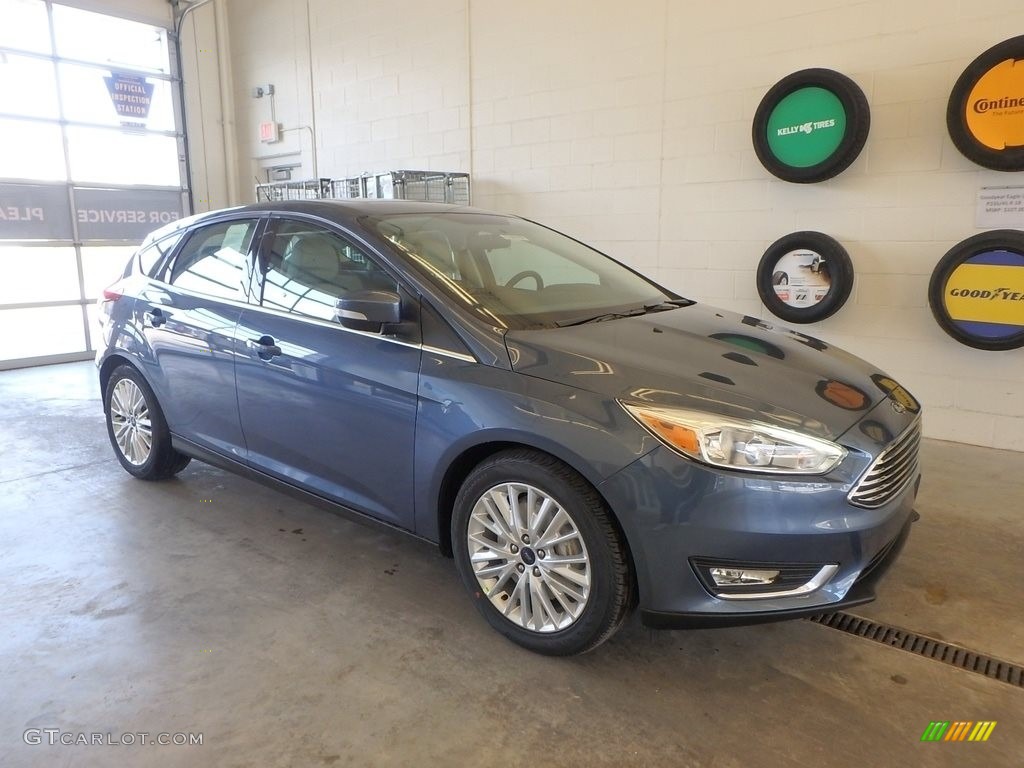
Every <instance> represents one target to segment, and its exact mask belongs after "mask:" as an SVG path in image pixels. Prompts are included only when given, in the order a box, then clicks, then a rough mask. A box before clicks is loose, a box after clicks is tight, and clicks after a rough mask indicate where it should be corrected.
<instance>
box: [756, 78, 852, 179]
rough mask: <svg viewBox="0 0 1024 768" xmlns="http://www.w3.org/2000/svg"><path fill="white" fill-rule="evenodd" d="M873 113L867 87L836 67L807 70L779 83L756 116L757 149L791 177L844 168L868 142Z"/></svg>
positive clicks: (772, 167)
mask: <svg viewBox="0 0 1024 768" xmlns="http://www.w3.org/2000/svg"><path fill="white" fill-rule="evenodd" d="M870 127H871V113H870V110H869V109H868V102H867V99H866V98H865V97H864V92H863V91H861V89H860V88H859V87H858V86H857V84H856V83H855V82H853V80H851V79H850V78H848V77H847V76H846V75H842V74H840V73H839V72H834V71H832V70H831V69H804V70H801V71H800V72H794V73H793V74H792V75H789V76H788V77H785V78H783V79H782V80H780V81H779V82H778V83H776V84H775V85H774V86H772V88H771V89H770V90H769V91H768V93H766V94H765V96H764V98H763V99H762V100H761V104H760V105H759V106H758V108H757V112H756V113H755V115H754V125H753V141H754V151H755V152H756V153H757V158H758V159H759V160H760V161H761V164H762V165H763V166H764V167H765V168H766V169H767V170H768V171H769V172H770V173H772V174H773V175H775V176H778V177H779V178H780V179H784V180H785V181H792V182H795V183H798V184H807V183H811V182H815V181H824V180H825V179H830V178H832V177H833V176H835V175H837V174H839V173H842V172H843V171H844V170H846V168H847V167H849V165H850V163H852V162H853V161H854V160H855V159H856V158H857V155H858V154H860V151H861V149H863V147H864V142H865V141H866V140H867V137H868V130H869V129H870Z"/></svg>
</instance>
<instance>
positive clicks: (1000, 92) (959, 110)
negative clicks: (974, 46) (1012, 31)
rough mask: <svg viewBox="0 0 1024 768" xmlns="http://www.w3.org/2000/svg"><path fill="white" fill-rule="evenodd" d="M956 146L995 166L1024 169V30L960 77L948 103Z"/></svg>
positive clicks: (949, 126)
mask: <svg viewBox="0 0 1024 768" xmlns="http://www.w3.org/2000/svg"><path fill="white" fill-rule="evenodd" d="M946 127H947V129H948V130H949V137H950V138H951V139H952V140H953V144H954V145H956V148H957V149H959V150H960V152H962V153H963V155H964V156H965V157H966V158H967V159H968V160H971V161H972V162H975V163H977V164H978V165H980V166H983V167H985V168H991V169H992V170H995V171H1024V35H1021V36H1020V37H1014V38H1011V39H1009V40H1005V41H1003V42H1001V43H999V44H998V45H995V46H993V47H992V48H989V49H988V50H987V51H985V52H984V53H983V54H981V56H979V57H978V58H976V59H975V60H974V61H972V62H971V64H970V66H968V67H967V69H965V70H964V71H963V74H962V75H960V77H959V79H957V81H956V84H955V85H954V86H953V90H952V92H951V93H950V95H949V105H948V106H947V108H946Z"/></svg>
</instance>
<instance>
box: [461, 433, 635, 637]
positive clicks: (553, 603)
mask: <svg viewBox="0 0 1024 768" xmlns="http://www.w3.org/2000/svg"><path fill="white" fill-rule="evenodd" d="M499 486H500V488H499ZM531 494H532V499H533V502H534V503H533V511H534V512H535V513H536V516H534V515H532V514H530V512H529V504H528V501H529V500H530V499H531ZM485 496H486V497H487V498H488V499H489V503H488V502H487V501H485V500H484V497H485ZM510 496H514V498H516V499H518V500H519V503H521V504H522V503H523V502H527V504H525V505H524V506H523V507H520V509H521V510H522V511H523V512H524V513H525V516H526V520H524V521H523V522H524V523H525V524H526V525H525V526H517V525H516V524H515V522H514V521H512V520H510V519H509V517H506V516H505V515H503V516H502V520H504V522H505V525H504V526H502V525H501V524H500V523H498V522H497V519H496V518H495V517H494V516H493V514H491V515H489V513H488V510H498V509H499V507H498V503H500V499H501V498H502V497H504V499H505V500H506V505H505V509H506V511H508V510H509V506H508V504H507V501H508V499H509V498H510ZM496 497H497V498H498V499H499V502H498V503H496V502H495V498H496ZM544 497H546V498H547V499H548V500H550V501H551V502H552V505H549V506H547V507H545V506H544V504H545V503H546V502H542V499H543V498H544ZM561 512H564V514H565V518H562V517H561V516H560V513H561ZM556 515H558V516H559V517H558V520H560V521H564V520H567V522H563V523H562V524H561V525H558V528H557V530H551V529H550V525H551V524H552V523H553V522H554V521H555V520H556ZM482 521H487V524H488V525H490V526H491V527H490V528H487V527H485V525H484V524H483V523H482ZM530 521H533V522H534V523H535V524H536V527H535V529H534V531H533V534H534V535H533V539H532V542H531V541H529V540H526V539H523V538H522V532H523V531H524V530H528V526H529V522H530ZM544 523H547V524H548V526H549V530H545V529H544V527H543V525H544ZM502 528H503V529H504V531H506V534H500V533H498V530H499V529H502ZM513 530H514V531H515V533H514V534H513V535H507V534H508V533H512V531H513ZM451 533H452V548H453V550H454V555H455V564H456V567H457V568H458V571H459V576H460V577H461V579H462V582H463V584H464V585H465V587H466V589H467V590H468V591H469V594H470V595H471V596H472V598H473V601H474V602H475V603H476V606H477V608H478V609H479V611H480V612H481V614H483V617H484V618H485V619H486V620H487V622H488V623H489V624H490V625H491V626H492V627H493V628H494V629H496V630H497V631H498V632H500V633H501V634H502V635H504V636H505V637H506V638H508V639H509V640H511V641H512V642H514V643H517V644H518V645H521V646H522V647H524V648H527V649H529V650H531V651H535V652H537V653H542V654H545V655H549V656H571V655H575V654H580V653H585V652H587V651H590V650H593V649H594V648H596V647H597V646H599V645H600V644H601V643H603V642H604V641H605V640H607V639H608V638H609V637H611V636H612V635H613V634H614V633H615V631H616V630H617V629H618V628H619V626H621V624H622V622H623V621H624V620H625V618H626V616H627V615H628V613H629V610H630V608H631V603H632V595H633V575H632V572H631V571H630V567H629V557H628V555H627V552H626V547H625V544H624V542H623V540H622V538H621V537H620V535H619V533H618V531H617V530H616V528H615V526H614V525H613V524H612V520H611V514H610V512H609V511H608V509H607V507H606V506H605V503H604V501H603V500H602V499H601V497H600V496H599V495H598V493H597V491H595V490H594V488H593V486H591V485H590V484H589V483H588V482H587V481H586V480H584V479H583V478H582V477H581V476H580V475H579V474H578V473H576V472H575V471H574V470H572V469H571V468H569V467H568V466H566V465H565V464H563V463H562V462H561V461H559V460H558V459H555V458H554V457H552V456H549V455H547V454H543V453H540V452H538V451H533V450H530V449H525V448H523V449H513V450H508V451H502V452H501V453H498V454H495V455H494V456H491V457H490V458H488V459H486V460H484V461H483V462H482V463H481V464H479V465H478V466H477V467H476V468H475V469H473V471H472V472H470V474H469V476H468V477H467V478H466V480H465V482H464V483H463V485H462V488H461V489H460V490H459V494H458V497H457V498H456V500H455V509H454V514H453V515H452V531H451ZM470 535H472V536H473V537H474V539H473V540H472V541H471V540H470V538H469V537H470ZM527 535H528V536H529V535H530V532H528V533H527ZM552 537H557V538H558V539H559V541H560V543H557V544H554V545H552V546H550V547H549V549H547V550H545V549H544V547H543V545H544V541H546V540H548V539H551V538H552ZM517 539H518V540H517ZM481 542H486V546H484V547H481ZM492 545H493V550H492ZM531 545H532V546H531ZM470 547H473V548H474V552H475V554H476V556H477V560H476V561H475V563H476V565H474V561H473V560H471V553H470ZM533 547H536V549H534V548H533ZM481 554H483V556H484V557H486V554H493V555H495V557H494V558H491V559H490V560H483V559H480V558H481ZM553 558H568V559H569V560H572V561H573V562H572V563H571V564H562V565H561V566H560V567H559V569H558V570H556V569H555V567H554V566H553V565H552V563H553ZM477 569H479V574H478V570H477ZM520 569H521V570H520ZM569 571H571V572H572V573H573V577H572V579H569V578H567V577H565V576H562V575H561V574H562V573H565V572H569ZM588 577H589V578H588ZM582 580H587V581H588V582H589V586H586V587H581V583H580V582H581V581H582ZM520 585H523V586H522V587H521V588H520ZM563 587H566V588H567V589H566V590H565V591H562V589H563ZM488 588H490V589H492V590H493V593H492V594H491V596H490V597H489V596H488V594H487V593H486V592H485V590H487V589H488ZM520 589H522V590H523V591H522V592H521V591H520ZM586 589H589V592H587V593H586V594H584V591H585V590H586ZM526 590H529V593H528V595H527V594H524V593H525V592H526ZM534 590H536V592H535V591H534ZM559 592H561V599H559V597H558V596H557V594H558V593H559ZM570 592H576V594H577V596H583V597H584V599H582V600H577V599H574V598H573V597H571V596H570ZM503 596H504V599H502V598H503ZM523 597H527V599H526V600H524V599H523ZM498 604H501V605H502V606H503V609H499V608H498ZM545 606H547V607H545ZM506 613H507V614H508V615H507V616H506V615H505V614H506Z"/></svg>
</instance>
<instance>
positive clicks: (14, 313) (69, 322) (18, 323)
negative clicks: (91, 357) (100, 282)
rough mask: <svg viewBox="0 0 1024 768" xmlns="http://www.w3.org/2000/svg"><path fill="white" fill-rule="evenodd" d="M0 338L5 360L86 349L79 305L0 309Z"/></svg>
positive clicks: (62, 353) (61, 353)
mask: <svg viewBox="0 0 1024 768" xmlns="http://www.w3.org/2000/svg"><path fill="white" fill-rule="evenodd" d="M0 338H2V339H3V340H4V351H3V358H4V359H5V360H20V359H22V358H26V357H40V356H42V355H64V354H68V353H71V352H85V351H86V345H85V325H84V324H83V322H82V308H81V307H80V306H71V307H42V308H36V309H0Z"/></svg>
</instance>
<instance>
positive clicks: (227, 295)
mask: <svg viewBox="0 0 1024 768" xmlns="http://www.w3.org/2000/svg"><path fill="white" fill-rule="evenodd" d="M257 224H258V219H243V220H237V221H223V222H219V223H217V224H210V225H208V226H205V227H200V228H199V229H197V230H196V231H195V232H193V233H192V235H191V237H189V239H188V241H187V242H186V243H185V245H184V246H183V247H182V249H181V251H179V252H178V255H177V257H176V258H175V259H174V261H173V263H172V264H171V265H170V268H169V269H168V270H166V272H167V274H166V275H165V280H166V282H168V283H170V284H171V285H174V286H177V287H178V288H184V289H186V290H189V291H194V292H195V293H201V294H204V295H207V296H212V297H215V298H219V299H231V300H234V301H246V300H247V299H248V298H249V294H250V291H249V287H248V286H249V282H250V281H249V270H248V268H247V266H248V255H249V251H250V249H251V247H252V240H253V235H254V234H255V232H256V225H257Z"/></svg>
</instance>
